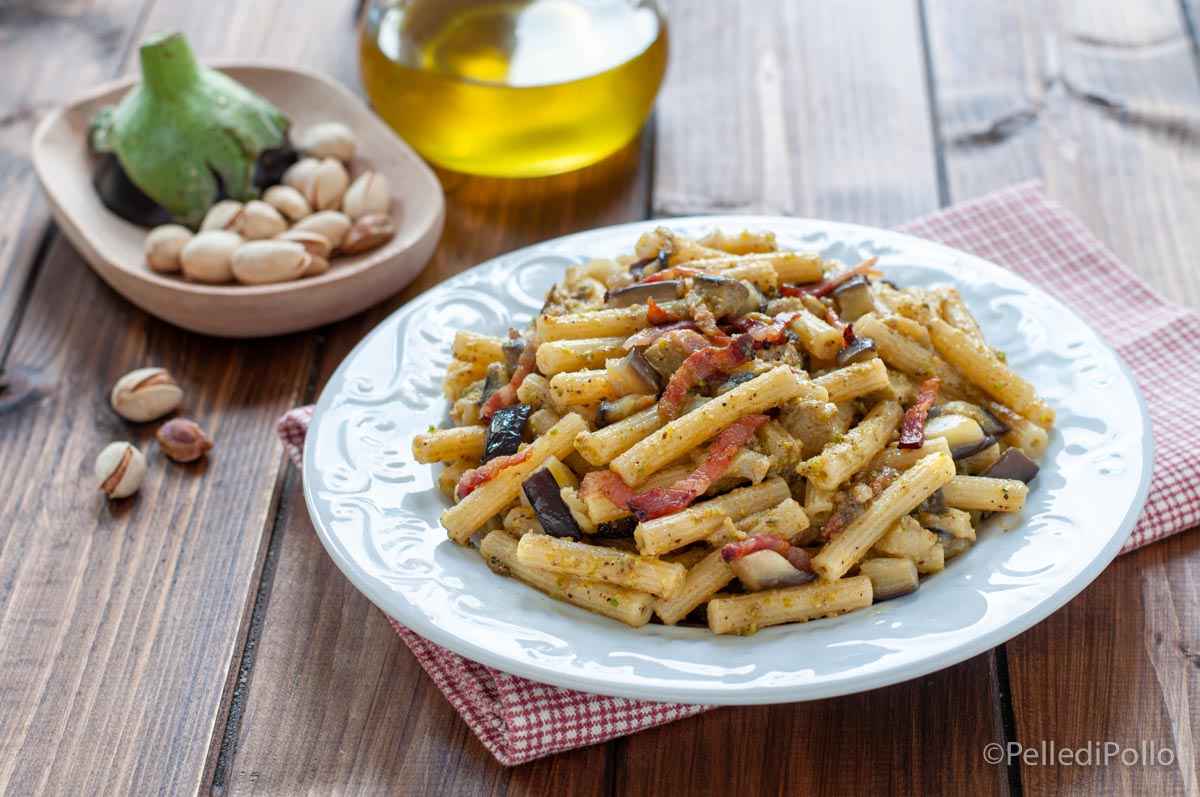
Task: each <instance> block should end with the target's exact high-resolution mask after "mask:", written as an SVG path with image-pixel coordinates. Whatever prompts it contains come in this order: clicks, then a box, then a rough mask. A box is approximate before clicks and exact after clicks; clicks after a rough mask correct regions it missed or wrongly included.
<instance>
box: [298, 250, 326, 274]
mask: <svg viewBox="0 0 1200 797" xmlns="http://www.w3.org/2000/svg"><path fill="white" fill-rule="evenodd" d="M328 270H329V260H328V259H327V258H324V257H321V256H320V255H309V260H308V268H306V269H304V273H303V274H301V275H300V276H301V277H319V276H321V275H322V274H324V273H325V272H326V271H328Z"/></svg>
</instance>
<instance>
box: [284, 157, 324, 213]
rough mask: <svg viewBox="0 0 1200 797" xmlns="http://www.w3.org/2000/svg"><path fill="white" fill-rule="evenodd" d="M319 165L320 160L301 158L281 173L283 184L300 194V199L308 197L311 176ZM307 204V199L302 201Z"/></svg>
mask: <svg viewBox="0 0 1200 797" xmlns="http://www.w3.org/2000/svg"><path fill="white" fill-rule="evenodd" d="M320 165H321V159H320V158H301V159H300V160H298V161H296V162H295V163H293V164H292V165H291V166H289V167H288V168H287V171H285V172H284V173H283V178H282V180H283V184H284V185H286V186H287V187H288V188H294V189H295V190H297V191H299V192H300V196H301V197H307V196H308V187H309V185H311V184H312V179H313V175H314V174H316V171H317V167H318V166H320ZM304 201H305V202H308V200H307V199H305V200H304Z"/></svg>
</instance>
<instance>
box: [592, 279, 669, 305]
mask: <svg viewBox="0 0 1200 797" xmlns="http://www.w3.org/2000/svg"><path fill="white" fill-rule="evenodd" d="M679 287H680V282H679V280H660V281H659V282H647V283H646V284H645V285H630V286H629V287H628V288H617V289H616V290H611V291H609V292H608V293H607V294H606V295H605V297H604V302H605V304H607V305H608V306H609V307H630V306H632V305H635V304H646V302H647V301H648V300H650V299H653V300H654V301H656V302H671V301H674V300H675V299H678V298H679Z"/></svg>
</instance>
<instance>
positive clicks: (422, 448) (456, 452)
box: [412, 426, 487, 465]
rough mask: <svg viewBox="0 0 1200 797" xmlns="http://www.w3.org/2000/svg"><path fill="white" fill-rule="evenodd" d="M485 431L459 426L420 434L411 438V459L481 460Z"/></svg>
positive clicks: (436, 460) (429, 460) (484, 429)
mask: <svg viewBox="0 0 1200 797" xmlns="http://www.w3.org/2000/svg"><path fill="white" fill-rule="evenodd" d="M486 440H487V429H486V428H485V427H483V426H459V427H457V428H454V429H439V430H437V431H434V432H422V433H421V434H419V435H417V436H416V437H414V438H413V445H412V448H413V457H415V458H416V460H417V462H420V463H422V464H425V465H428V464H429V463H431V462H453V461H454V460H456V459H481V458H482V457H483V444H484V442H485V441H486Z"/></svg>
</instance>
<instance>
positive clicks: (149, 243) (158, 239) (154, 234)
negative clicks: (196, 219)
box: [143, 224, 192, 274]
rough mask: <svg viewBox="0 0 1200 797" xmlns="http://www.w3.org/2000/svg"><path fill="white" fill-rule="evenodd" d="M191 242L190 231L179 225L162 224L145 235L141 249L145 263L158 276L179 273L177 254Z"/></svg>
mask: <svg viewBox="0 0 1200 797" xmlns="http://www.w3.org/2000/svg"><path fill="white" fill-rule="evenodd" d="M190 240H192V231H191V230H189V229H188V228H187V227H184V226H182V225H179V224H162V225H159V226H158V227H155V228H154V229H153V230H151V231H150V232H148V233H146V241H145V243H144V244H143V248H144V249H145V252H146V263H147V264H149V266H150V268H152V269H153V270H155V271H157V272H158V273H160V274H171V273H173V272H176V271H179V269H180V268H181V266H180V265H179V253H180V252H182V251H183V247H185V246H187V243H188V241H190Z"/></svg>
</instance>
